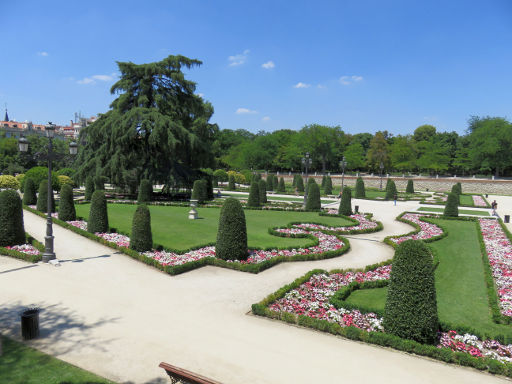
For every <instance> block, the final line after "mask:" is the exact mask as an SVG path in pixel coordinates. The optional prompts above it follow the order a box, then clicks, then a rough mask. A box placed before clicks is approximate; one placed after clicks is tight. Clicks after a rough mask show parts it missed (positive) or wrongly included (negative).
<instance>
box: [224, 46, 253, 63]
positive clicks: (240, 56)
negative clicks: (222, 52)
mask: <svg viewBox="0 0 512 384" xmlns="http://www.w3.org/2000/svg"><path fill="white" fill-rule="evenodd" d="M249 52H250V51H249V50H248V49H246V50H245V51H243V52H242V53H237V54H236V55H233V56H229V57H228V61H229V66H230V67H236V66H238V65H242V64H244V63H245V62H246V61H247V56H248V55H249Z"/></svg>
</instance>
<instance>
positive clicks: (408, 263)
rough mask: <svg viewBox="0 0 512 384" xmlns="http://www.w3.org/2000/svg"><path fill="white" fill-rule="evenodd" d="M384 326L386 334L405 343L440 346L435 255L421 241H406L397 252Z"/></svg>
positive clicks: (394, 259)
mask: <svg viewBox="0 0 512 384" xmlns="http://www.w3.org/2000/svg"><path fill="white" fill-rule="evenodd" d="M383 325H384V329H385V330H386V332H387V333H390V334H392V335H396V336H399V337H402V338H404V339H410V340H414V341H417V342H419V343H424V344H434V343H436V342H437V331H438V330H439V319H438V316H437V298H436V287H435V280H434V265H433V263H432V254H431V253H430V251H429V249H428V247H427V246H426V245H425V243H423V242H422V241H420V240H407V241H404V242H403V243H401V244H400V245H399V246H398V247H397V249H396V252H395V256H394V258H393V269H392V270H391V276H390V283H389V288H388V296H387V299H386V306H385V313H384V324H383Z"/></svg>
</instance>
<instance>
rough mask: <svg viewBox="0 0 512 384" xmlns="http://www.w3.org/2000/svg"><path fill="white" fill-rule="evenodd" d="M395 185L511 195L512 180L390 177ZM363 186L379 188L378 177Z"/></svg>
mask: <svg viewBox="0 0 512 384" xmlns="http://www.w3.org/2000/svg"><path fill="white" fill-rule="evenodd" d="M281 176H283V177H284V179H285V181H286V182H288V183H291V182H292V181H293V175H292V176H289V175H280V177H281ZM309 177H313V178H315V180H316V181H317V183H318V184H321V183H322V176H309ZM390 178H391V179H392V180H393V181H394V182H395V184H396V187H397V188H398V190H399V191H405V187H406V186H407V181H408V180H409V179H412V180H413V181H414V190H415V191H426V190H427V189H428V190H429V191H439V192H450V191H451V190H452V186H453V185H454V184H455V183H459V182H460V183H461V184H462V192H463V193H488V194H498V195H512V180H484V179H464V178H459V177H457V178H453V177H451V178H439V179H433V178H422V177H413V178H407V177H405V178H404V177H390ZM331 179H332V184H333V185H335V186H339V185H341V176H338V175H336V176H331ZM356 179H357V177H356V176H345V180H344V183H345V185H349V186H355V184H356ZM363 180H364V185H365V186H366V187H374V188H379V187H380V183H381V179H380V177H378V176H363ZM386 181H387V178H386V177H383V178H382V188H385V187H386Z"/></svg>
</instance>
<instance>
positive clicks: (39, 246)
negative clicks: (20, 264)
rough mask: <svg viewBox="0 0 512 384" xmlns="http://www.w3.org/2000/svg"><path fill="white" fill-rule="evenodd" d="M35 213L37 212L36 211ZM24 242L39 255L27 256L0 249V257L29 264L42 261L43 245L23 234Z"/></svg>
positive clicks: (18, 252) (14, 251)
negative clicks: (8, 257)
mask: <svg viewBox="0 0 512 384" xmlns="http://www.w3.org/2000/svg"><path fill="white" fill-rule="evenodd" d="M36 212H37V211H36ZM24 236H25V241H24V243H26V244H31V245H32V246H34V247H35V248H37V249H38V250H39V255H29V254H27V253H24V252H20V251H16V250H14V249H7V248H4V247H0V255H5V256H10V257H13V258H15V259H19V260H23V261H28V262H29V263H37V262H38V261H41V260H42V255H41V254H42V253H43V252H44V245H43V244H41V243H40V242H39V241H37V240H36V239H34V238H33V237H32V236H30V235H29V234H28V233H26V232H25V234H24Z"/></svg>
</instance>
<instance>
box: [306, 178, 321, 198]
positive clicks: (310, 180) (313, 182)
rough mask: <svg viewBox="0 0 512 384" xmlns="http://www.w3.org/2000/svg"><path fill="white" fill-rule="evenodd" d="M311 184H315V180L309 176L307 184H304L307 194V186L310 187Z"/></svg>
mask: <svg viewBox="0 0 512 384" xmlns="http://www.w3.org/2000/svg"><path fill="white" fill-rule="evenodd" d="M311 184H316V180H315V179H314V178H312V177H309V178H308V185H307V186H306V188H308V194H309V187H310V185H311ZM317 185H318V184H317Z"/></svg>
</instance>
